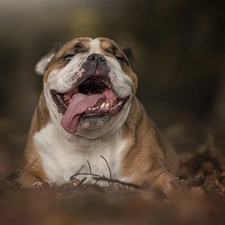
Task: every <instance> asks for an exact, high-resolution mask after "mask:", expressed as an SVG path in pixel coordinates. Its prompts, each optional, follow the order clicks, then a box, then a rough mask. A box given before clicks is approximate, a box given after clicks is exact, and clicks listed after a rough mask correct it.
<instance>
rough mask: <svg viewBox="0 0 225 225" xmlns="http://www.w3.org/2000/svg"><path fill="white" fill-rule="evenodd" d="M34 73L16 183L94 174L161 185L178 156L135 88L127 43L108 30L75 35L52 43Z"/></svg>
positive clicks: (173, 170)
mask: <svg viewBox="0 0 225 225" xmlns="http://www.w3.org/2000/svg"><path fill="white" fill-rule="evenodd" d="M36 73H37V74H39V75H43V92H42V94H41V96H40V100H39V103H38V105H37V108H36V110H35V112H34V115H33V119H32V123H31V126H30V130H29V134H28V139H27V144H26V149H25V153H24V159H23V170H22V172H21V175H20V177H19V182H20V183H21V185H22V186H23V187H32V186H34V185H36V184H38V185H41V184H43V183H45V182H47V183H49V184H50V185H53V186H54V185H55V186H60V185H63V184H66V183H68V182H70V179H71V177H73V176H74V175H76V178H77V179H82V178H83V177H86V178H88V179H87V180H86V182H89V183H93V182H96V180H95V179H93V176H91V175H93V174H95V175H97V176H101V177H105V178H110V179H112V180H118V181H121V182H126V183H132V184H136V185H140V186H141V185H144V184H148V185H151V186H152V187H157V188H161V189H162V190H167V189H168V187H169V186H170V183H171V181H172V180H173V179H174V178H175V175H176V173H177V169H178V163H177V157H176V154H175V152H174V150H173V148H172V147H171V145H170V144H169V143H168V141H167V140H166V139H165V138H164V136H163V135H162V134H161V133H160V131H159V130H158V129H157V127H156V126H155V124H154V123H153V122H152V121H151V120H150V119H149V118H148V116H147V114H146V111H145V109H144V107H143V106H142V104H141V103H140V102H139V100H138V99H137V97H136V95H135V94H136V91H137V87H138V78H137V76H136V74H135V66H134V58H133V54H132V51H131V49H130V48H128V47H124V48H121V47H119V46H118V45H117V44H116V43H115V42H114V41H113V40H110V39H107V38H96V39H91V38H75V39H74V40H72V41H70V42H68V43H66V44H65V45H60V44H57V45H55V46H54V47H53V49H52V50H51V51H50V52H49V53H48V54H47V55H46V56H44V57H43V58H42V59H41V60H40V61H39V62H38V64H37V65H36ZM103 159H104V160H103ZM109 168H110V169H109ZM88 174H90V176H88ZM104 183H107V182H104V181H101V182H100V185H104Z"/></svg>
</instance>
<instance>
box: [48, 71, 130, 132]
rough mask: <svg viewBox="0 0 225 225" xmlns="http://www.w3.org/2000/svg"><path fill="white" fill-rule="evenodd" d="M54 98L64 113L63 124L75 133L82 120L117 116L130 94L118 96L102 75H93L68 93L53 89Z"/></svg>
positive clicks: (59, 109)
mask: <svg viewBox="0 0 225 225" xmlns="http://www.w3.org/2000/svg"><path fill="white" fill-rule="evenodd" d="M51 95H52V98H53V100H54V102H55V104H56V105H57V107H58V111H59V113H61V114H62V115H63V119H62V121H61V125H62V126H63V127H64V129H65V130H66V131H67V132H69V133H75V132H76V130H77V125H78V122H79V121H80V120H82V119H83V120H84V119H85V120H87V119H90V120H91V119H93V118H101V117H102V118H104V117H105V116H110V117H113V116H116V115H117V114H118V113H119V112H120V111H121V110H122V108H123V106H124V105H125V103H126V102H127V100H128V99H129V96H127V97H125V98H120V97H118V96H117V95H116V94H115V92H114V91H113V88H112V87H111V86H110V84H109V82H108V81H107V80H106V79H104V78H103V77H102V76H100V75H93V76H91V77H89V78H87V79H86V80H84V81H83V82H81V83H80V84H79V85H78V86H77V87H75V88H74V89H73V90H71V91H69V92H67V93H63V94H62V93H58V92H57V91H55V90H51Z"/></svg>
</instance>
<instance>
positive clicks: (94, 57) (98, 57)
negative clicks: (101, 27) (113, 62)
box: [87, 53, 106, 61]
mask: <svg viewBox="0 0 225 225" xmlns="http://www.w3.org/2000/svg"><path fill="white" fill-rule="evenodd" d="M87 59H88V60H92V61H94V60H96V61H106V58H105V56H104V55H102V54H97V53H93V54H91V55H89V56H88V57H87Z"/></svg>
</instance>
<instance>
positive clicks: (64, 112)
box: [36, 38, 137, 138]
mask: <svg viewBox="0 0 225 225" xmlns="http://www.w3.org/2000/svg"><path fill="white" fill-rule="evenodd" d="M36 72H37V73H38V74H39V75H44V79H43V80H44V95H45V98H46V104H47V107H48V109H49V113H50V116H51V120H52V121H53V122H54V123H55V125H56V126H57V127H58V128H59V129H60V130H61V131H62V132H64V133H65V131H66V133H70V134H75V135H81V136H85V137H88V138H97V137H99V136H102V135H104V134H105V133H107V132H110V131H111V130H114V129H118V128H120V127H121V126H122V125H123V124H124V122H125V121H126V119H127V116H128V114H129V110H130V104H131V99H132V97H133V96H134V95H135V93H136V90H137V77H136V75H135V72H134V60H133V55H132V51H131V49H130V48H120V47H119V46H118V45H117V44H116V43H115V42H114V41H112V40H110V39H107V38H97V39H94V40H93V39H91V38H76V39H74V40H72V41H70V42H68V43H66V44H65V45H59V44H57V45H55V46H54V47H53V49H52V51H51V52H50V53H48V54H47V55H46V56H44V57H43V58H42V59H41V60H40V61H39V63H38V64H37V66H36ZM62 128H63V129H62Z"/></svg>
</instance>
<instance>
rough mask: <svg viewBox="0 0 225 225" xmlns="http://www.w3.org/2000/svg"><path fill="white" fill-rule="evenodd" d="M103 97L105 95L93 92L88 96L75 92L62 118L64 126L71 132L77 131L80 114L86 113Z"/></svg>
mask: <svg viewBox="0 0 225 225" xmlns="http://www.w3.org/2000/svg"><path fill="white" fill-rule="evenodd" d="M101 98H105V95H101V94H93V95H90V96H87V95H84V94H81V93H77V94H75V95H74V96H73V97H72V101H71V102H70V104H69V106H68V108H67V110H66V113H65V115H64V116H63V118H62V120H61V125H62V126H63V128H64V129H65V130H66V131H67V132H69V133H71V134H73V133H76V131H77V124H78V120H79V118H80V115H81V114H82V113H84V112H85V110H86V109H87V108H92V107H93V106H94V105H96V103H97V102H98V100H99V99H101Z"/></svg>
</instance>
